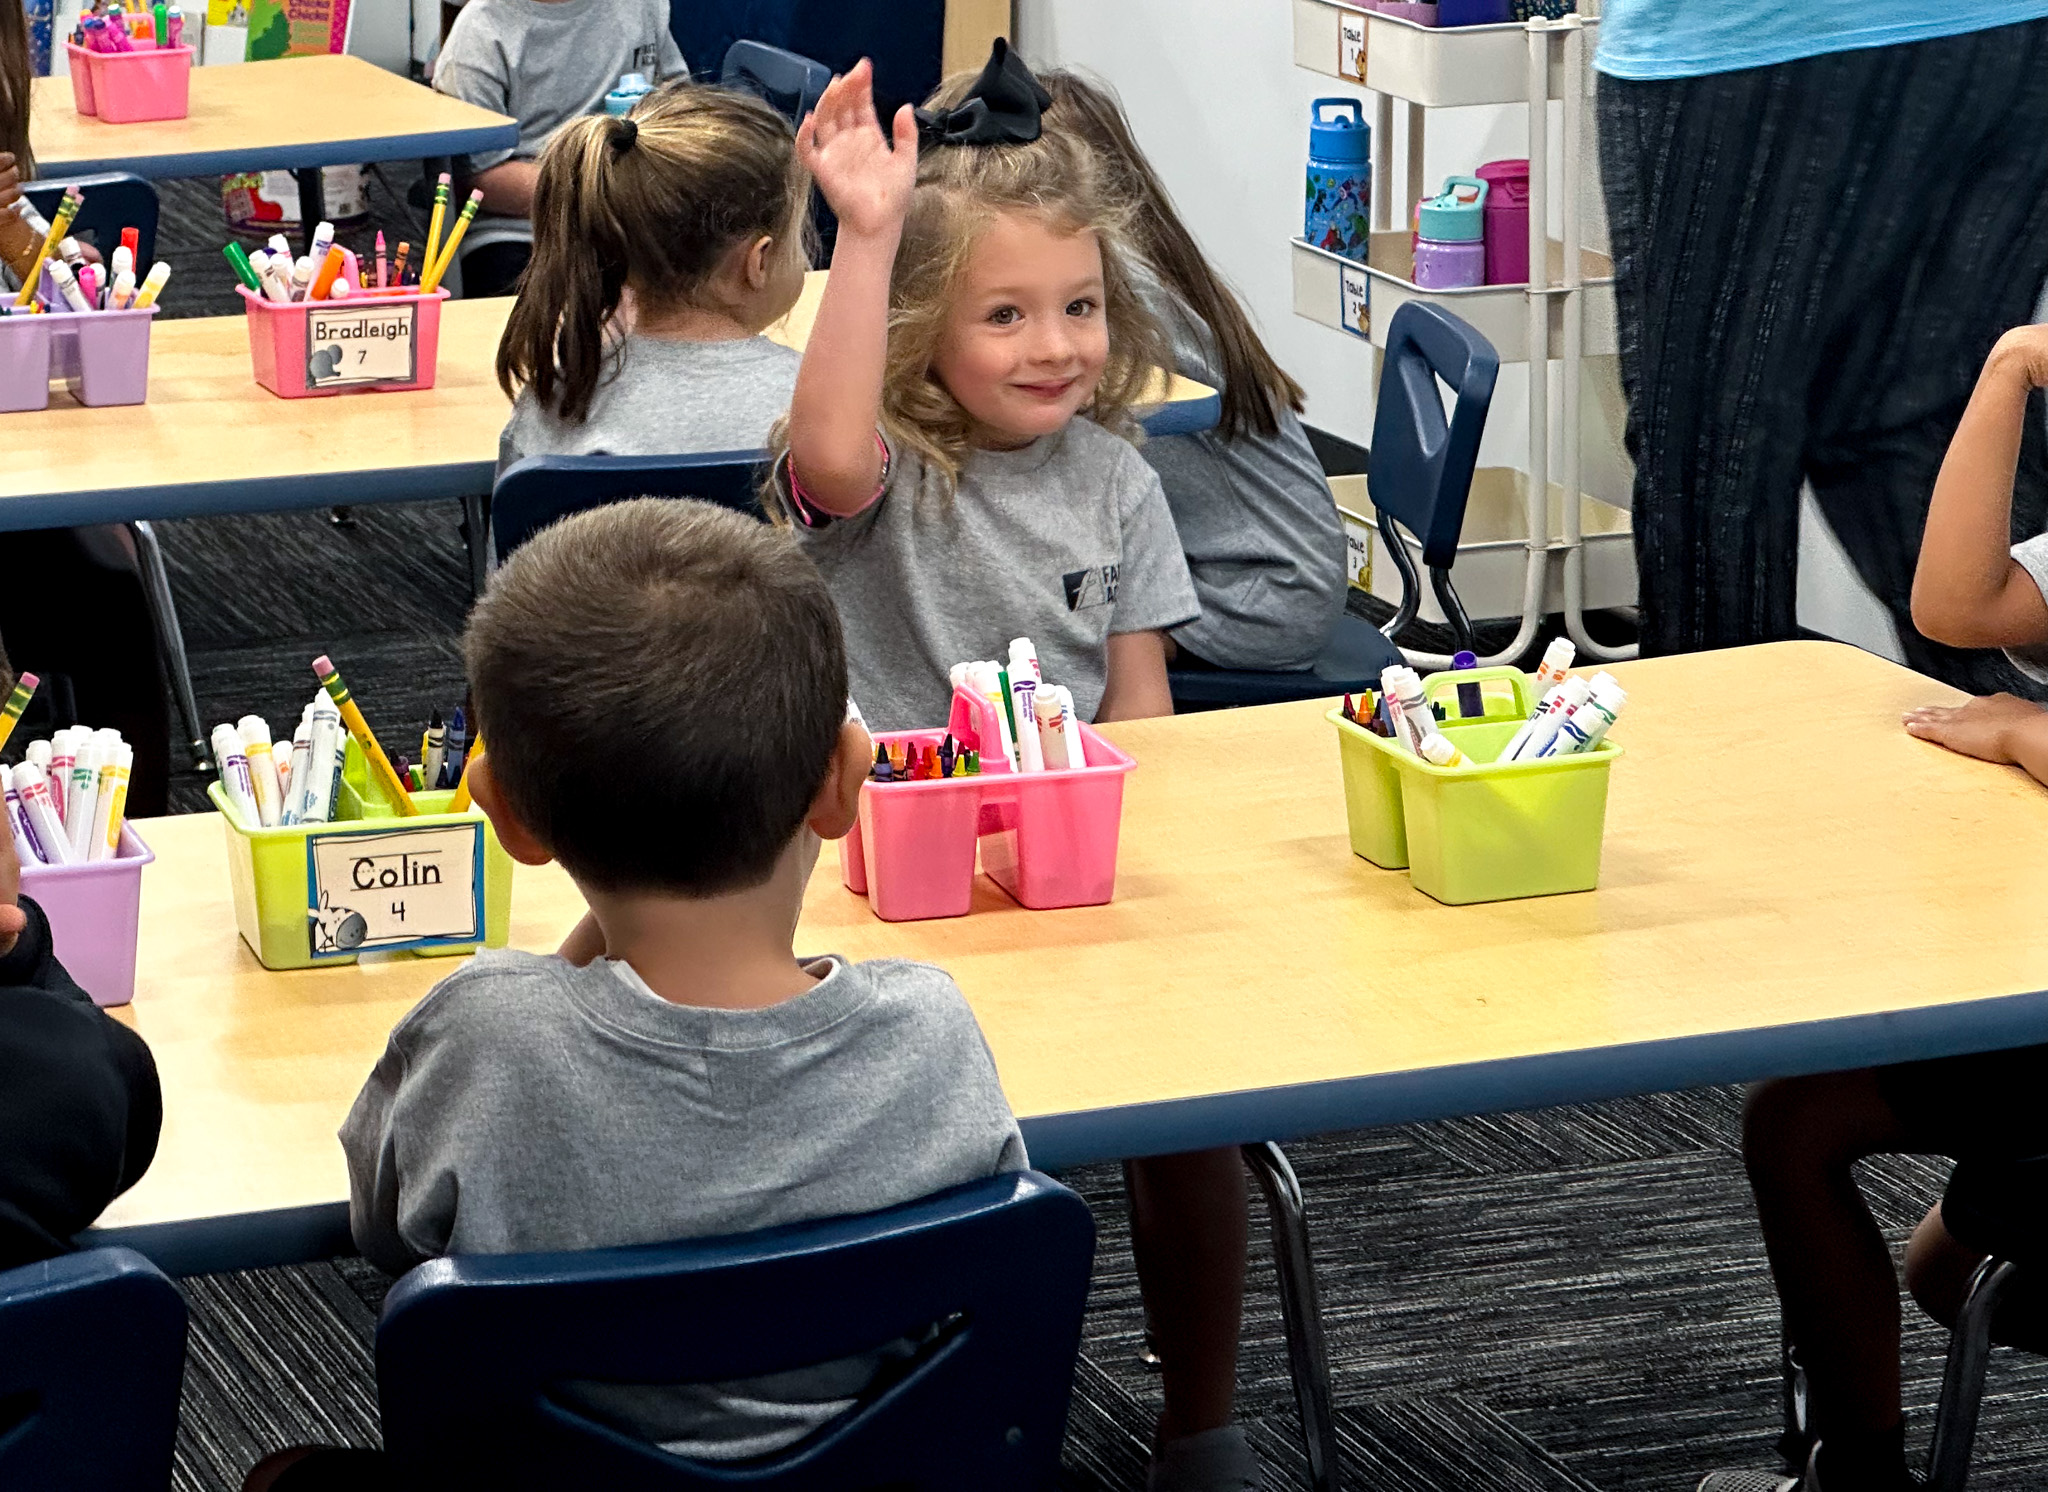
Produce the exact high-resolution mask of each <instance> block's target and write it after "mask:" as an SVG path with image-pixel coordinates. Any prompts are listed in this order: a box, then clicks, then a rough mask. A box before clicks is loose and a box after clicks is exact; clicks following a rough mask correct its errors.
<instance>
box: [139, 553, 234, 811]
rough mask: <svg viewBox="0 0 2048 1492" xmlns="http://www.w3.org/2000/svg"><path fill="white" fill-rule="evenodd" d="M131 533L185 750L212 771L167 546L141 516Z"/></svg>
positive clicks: (200, 766) (195, 762)
mask: <svg viewBox="0 0 2048 1492" xmlns="http://www.w3.org/2000/svg"><path fill="white" fill-rule="evenodd" d="M128 532H129V533H131V534H133V535H134V536H135V552H136V556H137V557H138V558H139V559H140V560H141V565H140V566H139V568H140V570H141V572H142V594H143V598H144V599H145V600H146V601H147V602H148V605H149V612H150V617H151V619H152V620H153V621H154V622H155V623H156V640H157V650H158V652H159V653H161V654H162V656H163V662H164V671H165V672H166V673H168V674H169V675H170V676H171V697H172V698H173V699H174V700H175V701H176V702H177V706H178V718H179V719H180V720H181V721H183V722H184V726H185V749H186V750H188V751H190V752H191V753H192V765H193V766H195V767H196V768H198V769H199V771H201V772H202V773H204V772H210V771H212V770H213V756H212V753H211V752H209V751H208V750H207V745H206V727H205V725H204V724H203V723H202V722H201V720H200V718H199V705H198V703H197V701H196V700H195V699H194V698H193V694H192V666H191V664H190V662H189V661H188V660H187V659H186V656H185V634H184V633H183V631H181V630H180V629H179V627H178V606H177V603H176V602H175V601H174V600H172V598H171V577H170V572H169V571H167V570H166V569H165V568H164V552H163V549H162V548H161V547H160V546H159V545H158V544H157V541H156V530H155V529H153V528H152V527H150V525H149V524H147V523H145V522H143V521H141V520H140V519H137V520H136V521H135V522H133V523H131V524H129V525H128Z"/></svg>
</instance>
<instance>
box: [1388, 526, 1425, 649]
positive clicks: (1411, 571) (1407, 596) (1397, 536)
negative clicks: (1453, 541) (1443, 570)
mask: <svg viewBox="0 0 2048 1492" xmlns="http://www.w3.org/2000/svg"><path fill="white" fill-rule="evenodd" d="M1377 511H1378V517H1379V523H1380V544H1381V547H1383V548H1384V549H1385V550H1386V551H1387V554H1388V555H1389V556H1390V557H1391V558H1392V559H1393V561H1394V568H1395V569H1396V570H1397V571H1399V572H1400V575H1401V604H1400V606H1399V607H1397V608H1396V609H1395V611H1394V614H1393V616H1392V617H1390V618H1388V619H1387V621H1386V622H1385V623H1384V624H1383V625H1382V626H1381V627H1380V635H1381V636H1383V637H1386V638H1388V639H1389V640H1391V641H1395V642H1398V641H1399V640H1400V637H1401V634H1402V633H1403V632H1405V631H1407V630H1408V624H1409V623H1410V622H1412V621H1414V620H1415V617H1416V614H1417V613H1418V612H1420V611H1421V610H1422V577H1421V576H1419V575H1417V574H1416V573H1415V561H1414V560H1413V559H1412V558H1410V556H1409V554H1408V546H1407V545H1406V544H1404V543H1402V542H1401V532H1400V530H1399V529H1397V528H1396V527H1395V526H1394V519H1393V516H1392V515H1391V514H1389V513H1388V512H1387V510H1386V509H1384V508H1381V509H1379V510H1377Z"/></svg>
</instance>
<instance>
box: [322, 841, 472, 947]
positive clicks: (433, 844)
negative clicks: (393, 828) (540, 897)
mask: <svg viewBox="0 0 2048 1492" xmlns="http://www.w3.org/2000/svg"><path fill="white" fill-rule="evenodd" d="M483 837H484V830H483V825H482V824H480V823H477V824H453V825H450V826H448V827H447V828H439V829H407V830H400V831H397V832H387V833H379V832H375V831H372V832H370V833H365V834H319V835H314V836H311V837H309V838H308V839H307V841H306V886H307V894H308V900H309V905H308V906H307V908H306V924H307V928H308V934H307V936H308V937H309V938H310V939H311V942H312V952H313V955H314V957H316V958H318V957H322V956H330V957H343V956H346V955H349V954H355V953H363V952H367V951H369V950H371V949H377V948H421V947H428V946H431V945H435V944H448V943H480V942H482V941H483V927H484V877H483V864H484V851H483Z"/></svg>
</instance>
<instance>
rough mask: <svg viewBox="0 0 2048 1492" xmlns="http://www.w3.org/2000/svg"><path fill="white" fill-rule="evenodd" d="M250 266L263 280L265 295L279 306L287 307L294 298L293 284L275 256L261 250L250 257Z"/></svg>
mask: <svg viewBox="0 0 2048 1492" xmlns="http://www.w3.org/2000/svg"><path fill="white" fill-rule="evenodd" d="M249 266H250V268H252V269H254V270H255V271H256V273H257V274H258V275H260V276H261V277H262V279H263V294H264V295H265V296H266V297H267V298H268V299H270V300H271V301H272V302H274V303H275V304H277V305H280V306H282V305H287V304H289V303H290V301H291V298H292V287H291V282H290V281H289V280H287V279H286V278H285V274H284V269H283V267H282V265H281V263H280V261H279V260H278V258H277V256H276V255H275V254H265V253H264V252H263V251H262V250H261V249H258V250H257V251H256V252H255V253H253V254H251V255H250V256H249Z"/></svg>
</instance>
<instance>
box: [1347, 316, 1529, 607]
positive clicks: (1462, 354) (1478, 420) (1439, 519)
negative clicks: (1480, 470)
mask: <svg viewBox="0 0 2048 1492" xmlns="http://www.w3.org/2000/svg"><path fill="white" fill-rule="evenodd" d="M1499 374H1500V354H1499V353H1497V352H1495V351H1494V350H1493V344H1492V343H1491V342H1489V341H1487V340H1486V338H1484V337H1482V336H1481V335H1480V334H1479V333H1478V332H1476V331H1474V330H1473V329H1472V327H1470V326H1469V325H1467V324H1466V323H1465V322H1463V321H1460V320H1459V319H1458V318H1457V317H1455V316H1453V315H1452V314H1451V313H1450V312H1449V311H1446V310H1444V309H1443V308H1441V307H1440V306H1433V305H1430V304H1428V303H1427V302H1425V301H1409V302H1407V303H1406V304H1404V305H1402V306H1401V308H1400V309H1399V310H1397V311H1395V312H1394V319H1393V321H1392V322H1391V323H1390V324H1389V325H1388V327H1387V349H1386V351H1385V352H1383V353H1382V354H1381V355H1380V399H1379V406H1378V408H1377V409H1376V410H1375V411H1374V412H1373V423H1372V465H1371V468H1370V470H1369V471H1368V472H1367V473H1366V479H1365V485H1366V491H1367V493H1368V494H1369V495H1370V496H1371V498H1372V502H1373V506H1374V507H1375V508H1378V509H1379V510H1380V511H1381V512H1382V513H1385V514H1389V515H1391V516H1392V517H1394V518H1397V519H1399V520H1400V522H1401V524H1402V525H1403V526H1404V527H1405V528H1407V530H1408V531H1409V532H1410V533H1412V534H1414V535H1415V537H1416V538H1417V539H1419V540H1421V541H1422V559H1423V563H1424V564H1427V565H1429V566H1430V567H1432V568H1434V569H1448V568H1450V565H1451V563H1452V561H1454V560H1455V559H1456V558H1457V557H1458V533H1459V531H1460V530H1461V529H1462V528H1463V527H1464V526H1465V500H1466V498H1467V497H1468V496H1469V495H1470V494H1471V490H1472V469H1473V467H1474V466H1475V465H1477V464H1478V460H1479V437H1480V434H1481V433H1482V432H1483V431H1484V430H1485V429H1486V410H1487V406H1488V405H1489V404H1491V403H1492V402H1493V385H1494V380H1495V379H1496V378H1497V377H1498V376H1499ZM1439 378H1441V379H1443V381H1444V382H1445V383H1447V384H1449V385H1450V387H1451V390H1452V392H1453V393H1454V394H1455V395H1456V404H1455V406H1454V407H1453V408H1452V411H1451V415H1450V418H1449V419H1448V420H1447V419H1445V418H1444V406H1443V397H1442V395H1440V394H1439V393H1438V392H1437V384H1436V381H1437V379H1439Z"/></svg>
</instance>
